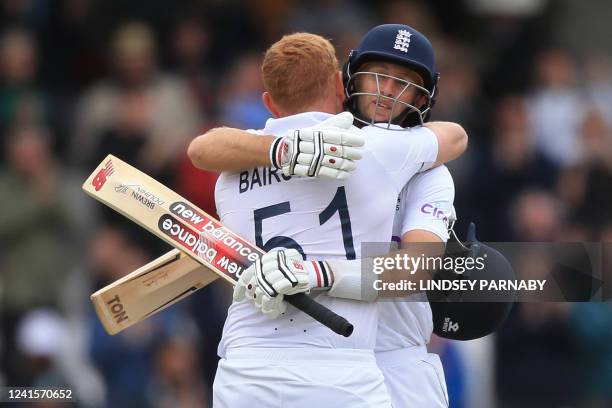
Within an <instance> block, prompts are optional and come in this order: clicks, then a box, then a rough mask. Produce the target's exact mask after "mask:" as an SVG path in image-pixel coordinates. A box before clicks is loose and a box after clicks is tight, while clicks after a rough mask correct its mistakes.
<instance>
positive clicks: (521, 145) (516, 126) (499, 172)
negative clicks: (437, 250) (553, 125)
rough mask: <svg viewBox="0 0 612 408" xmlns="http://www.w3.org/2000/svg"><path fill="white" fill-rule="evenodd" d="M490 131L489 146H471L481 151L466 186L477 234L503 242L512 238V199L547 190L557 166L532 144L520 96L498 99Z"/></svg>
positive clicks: (524, 106) (552, 180) (552, 183)
mask: <svg viewBox="0 0 612 408" xmlns="http://www.w3.org/2000/svg"><path fill="white" fill-rule="evenodd" d="M493 132H494V135H493V140H492V144H491V145H490V146H482V145H481V146H476V147H475V148H476V149H478V148H480V149H481V151H480V153H479V154H478V155H477V158H478V160H477V161H475V163H474V168H473V172H474V175H473V176H472V177H470V178H469V180H470V181H471V182H472V183H473V184H472V185H471V186H468V187H466V188H471V190H472V191H473V192H474V193H475V194H474V198H475V199H474V200H473V202H472V205H475V206H476V216H477V217H478V219H479V220H482V223H481V224H480V225H479V227H480V236H481V237H487V238H485V239H489V240H500V241H507V240H510V239H511V238H512V224H511V214H510V213H509V210H510V204H511V203H512V200H513V199H514V198H515V197H517V195H519V194H520V193H521V192H522V191H523V190H525V189H529V188H542V189H551V188H552V187H553V186H554V183H555V181H556V178H557V168H556V167H555V165H554V164H553V163H552V162H551V161H550V160H548V159H547V158H546V157H545V156H543V155H542V154H541V153H540V152H539V151H538V150H537V148H536V146H535V142H534V140H533V129H532V127H531V123H530V122H529V116H528V109H527V105H526V101H525V98H524V97H522V96H519V95H508V96H505V97H503V98H501V99H500V100H499V102H498V103H497V107H496V110H495V124H494V126H493ZM474 181H476V182H474ZM491 209H495V210H494V211H492V210H491ZM472 211H474V209H472Z"/></svg>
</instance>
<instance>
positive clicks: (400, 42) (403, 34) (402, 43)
mask: <svg viewBox="0 0 612 408" xmlns="http://www.w3.org/2000/svg"><path fill="white" fill-rule="evenodd" d="M411 36H412V33H411V32H410V31H408V30H398V32H397V36H396V37H395V45H394V46H393V48H394V49H396V50H400V51H403V52H406V53H407V52H408V47H410V37H411Z"/></svg>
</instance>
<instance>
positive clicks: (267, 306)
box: [234, 249, 333, 318]
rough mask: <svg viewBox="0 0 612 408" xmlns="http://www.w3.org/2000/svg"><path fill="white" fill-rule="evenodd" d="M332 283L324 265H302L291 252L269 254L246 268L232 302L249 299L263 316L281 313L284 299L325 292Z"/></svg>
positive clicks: (273, 315)
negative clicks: (289, 296) (298, 294)
mask: <svg viewBox="0 0 612 408" xmlns="http://www.w3.org/2000/svg"><path fill="white" fill-rule="evenodd" d="M332 283H333V275H332V274H331V269H330V268H329V266H328V265H327V263H326V262H320V261H304V260H303V259H302V256H301V255H300V253H299V252H298V251H296V250H295V249H288V250H280V251H276V252H270V253H267V254H265V255H263V256H262V257H261V259H260V260H258V261H256V262H255V263H253V264H252V265H251V266H250V267H249V268H247V269H246V270H245V271H244V272H243V274H242V275H241V276H240V279H239V280H238V282H237V283H236V287H235V288H234V300H235V301H241V300H243V299H249V300H251V301H252V302H253V304H254V305H255V307H257V308H259V309H261V311H262V313H264V314H265V315H266V316H268V317H271V318H274V317H278V316H279V315H280V314H282V313H284V312H285V310H286V308H287V305H286V303H285V302H283V297H284V295H293V294H296V293H302V292H303V293H309V292H310V290H311V289H329V288H330V287H331V285H332Z"/></svg>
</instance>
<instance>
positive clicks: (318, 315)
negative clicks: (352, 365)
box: [285, 293, 353, 337]
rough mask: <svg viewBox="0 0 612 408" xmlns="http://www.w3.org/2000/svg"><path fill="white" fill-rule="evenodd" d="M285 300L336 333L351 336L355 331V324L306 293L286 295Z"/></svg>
mask: <svg viewBox="0 0 612 408" xmlns="http://www.w3.org/2000/svg"><path fill="white" fill-rule="evenodd" d="M285 300H286V301H287V302H289V304H291V305H293V306H295V307H296V308H297V309H300V310H301V311H302V312H304V313H306V314H307V315H309V316H310V317H312V318H313V319H315V320H316V321H318V322H319V323H321V324H324V325H325V326H327V327H329V328H330V329H331V330H332V331H334V332H335V333H338V334H341V335H342V336H344V337H349V336H350V335H351V333H353V325H352V324H351V323H349V321H348V320H346V319H345V318H344V317H342V316H340V315H337V314H336V313H334V312H332V311H331V310H329V309H328V308H326V307H325V306H323V305H322V304H320V303H319V302H317V301H315V300H313V299H311V298H309V297H308V296H307V295H305V294H304V293H298V294H295V295H291V296H285Z"/></svg>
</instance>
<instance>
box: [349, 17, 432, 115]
mask: <svg viewBox="0 0 612 408" xmlns="http://www.w3.org/2000/svg"><path fill="white" fill-rule="evenodd" d="M439 76H440V75H439V73H438V72H436V70H435V60H434V50H433V47H432V45H431V43H430V42H429V40H428V39H427V37H425V36H424V35H423V34H421V33H420V32H418V31H417V30H415V29H414V28H412V27H410V26H407V25H405V24H383V25H380V26H377V27H374V28H373V29H372V30H370V31H369V32H368V33H367V34H366V35H365V36H364V37H363V39H362V40H361V43H360V44H359V46H358V47H357V48H356V49H354V50H352V51H351V53H350V55H349V58H348V60H347V62H346V63H345V65H344V67H343V80H344V85H345V92H346V97H347V100H346V107H347V109H348V110H349V111H351V112H352V113H353V115H354V116H355V118H356V119H357V120H358V121H359V122H361V123H362V124H368V125H369V124H375V123H381V122H387V125H391V124H395V125H399V126H401V127H411V126H416V125H420V124H423V123H424V122H426V121H427V119H428V118H429V113H430V110H431V108H432V106H433V105H434V102H435V95H436V85H437V83H438V78H439ZM387 127H389V126H387Z"/></svg>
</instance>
